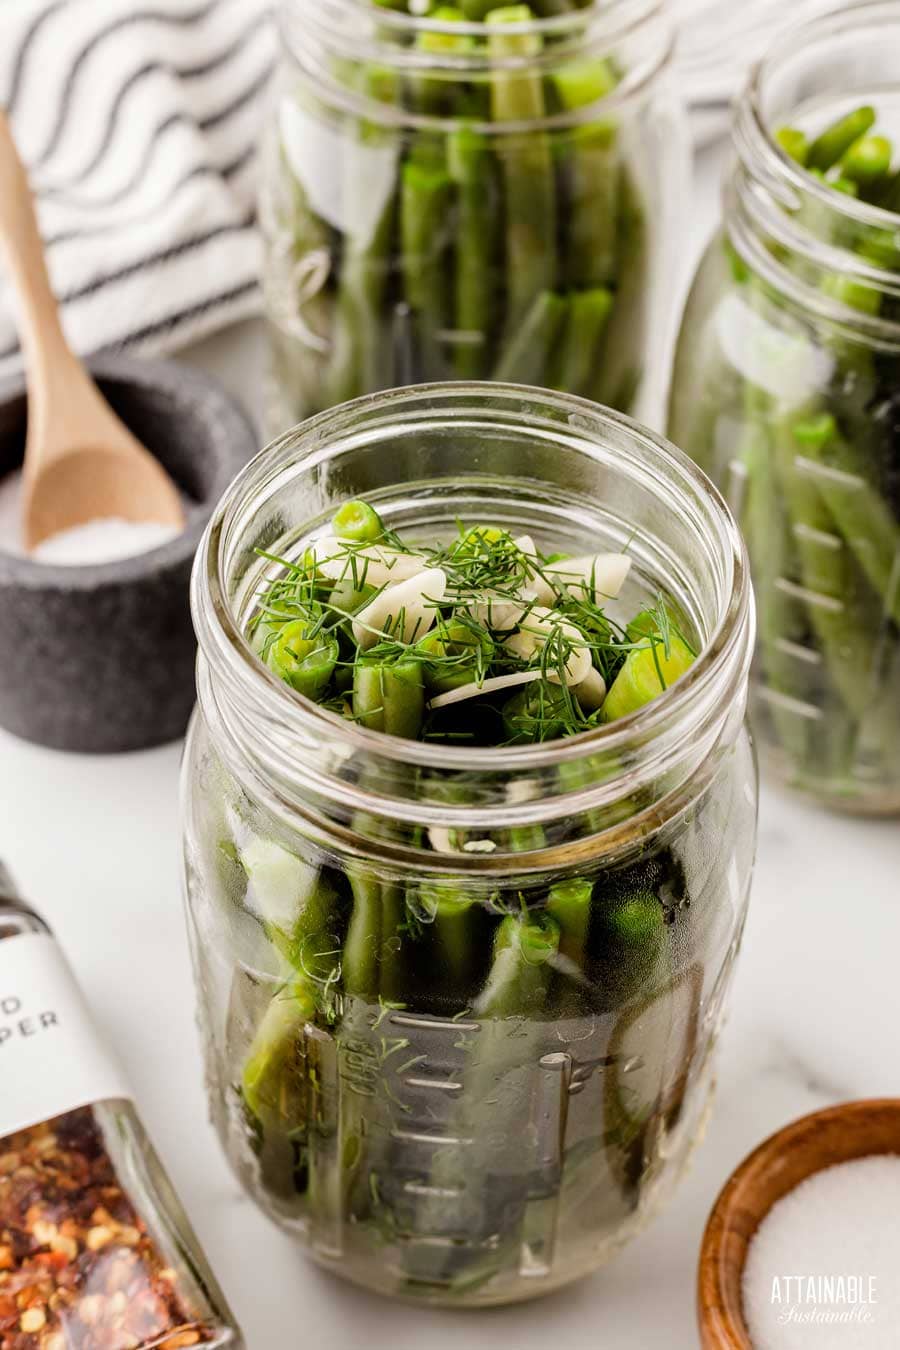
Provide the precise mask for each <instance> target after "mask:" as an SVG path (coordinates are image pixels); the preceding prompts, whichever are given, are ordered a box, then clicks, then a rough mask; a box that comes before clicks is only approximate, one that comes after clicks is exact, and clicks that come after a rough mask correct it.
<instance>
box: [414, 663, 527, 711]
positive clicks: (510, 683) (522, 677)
mask: <svg viewBox="0 0 900 1350" xmlns="http://www.w3.org/2000/svg"><path fill="white" fill-rule="evenodd" d="M540 678H541V672H540V671H539V670H520V671H518V672H517V673H516V674H514V675H495V676H494V677H493V679H490V680H484V681H483V682H482V683H481V684H478V683H477V682H474V681H473V683H472V684H461V685H460V686H459V688H458V689H450V690H448V692H447V693H446V694H438V695H437V697H436V698H433V699H432V700H431V702H430V703H429V704H428V706H429V708H448V707H449V706H450V704H451V703H465V701H466V699H469V698H477V697H478V695H479V694H496V693H497V691H498V689H514V688H515V687H516V685H520V684H533V683H534V681H535V680H539V679H540Z"/></svg>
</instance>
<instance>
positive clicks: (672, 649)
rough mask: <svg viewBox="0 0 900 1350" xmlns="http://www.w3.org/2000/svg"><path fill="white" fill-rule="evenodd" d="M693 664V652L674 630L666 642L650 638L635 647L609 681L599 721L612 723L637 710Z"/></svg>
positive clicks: (657, 695) (656, 696)
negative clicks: (616, 673) (646, 642)
mask: <svg viewBox="0 0 900 1350" xmlns="http://www.w3.org/2000/svg"><path fill="white" fill-rule="evenodd" d="M693 663H694V653H693V652H692V651H691V649H690V647H689V646H688V645H687V643H686V642H685V641H684V639H683V638H681V637H679V636H678V634H677V633H671V634H670V635H669V638H668V642H667V643H666V642H664V641H663V640H661V639H659V638H657V639H656V640H653V639H651V640H650V641H649V642H648V644H647V646H646V647H636V648H635V649H634V650H633V651H631V652H629V654H628V656H627V657H626V658H625V664H624V665H623V667H622V669H621V670H620V671H619V673H618V675H617V676H616V678H615V680H614V681H613V683H612V687H611V688H610V691H609V693H608V694H607V695H606V700H605V702H604V704H603V707H602V708H601V710H600V720H601V721H602V722H614V721H615V720H616V719H617V718H619V717H627V716H629V714H630V713H633V712H637V710H638V709H639V708H643V707H644V705H645V704H647V703H650V702H651V701H652V700H653V699H655V698H658V697H659V695H660V694H661V693H662V692H663V690H665V689H668V688H669V686H670V685H672V684H674V683H675V681H676V680H678V679H680V678H681V676H682V675H684V674H685V673H686V672H687V671H688V670H689V669H690V667H691V666H692V665H693Z"/></svg>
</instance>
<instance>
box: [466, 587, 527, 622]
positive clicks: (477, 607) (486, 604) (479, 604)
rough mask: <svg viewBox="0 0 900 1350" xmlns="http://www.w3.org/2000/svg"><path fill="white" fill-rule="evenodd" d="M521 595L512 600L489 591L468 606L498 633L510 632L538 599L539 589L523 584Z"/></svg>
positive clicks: (472, 612) (474, 614) (476, 616)
mask: <svg viewBox="0 0 900 1350" xmlns="http://www.w3.org/2000/svg"><path fill="white" fill-rule="evenodd" d="M519 597H520V598H518V599H515V600H511V599H510V598H509V596H506V595H497V594H495V593H494V592H491V591H487V592H485V593H484V595H482V596H480V597H479V598H478V599H477V600H476V601H475V602H474V603H473V604H471V605H470V606H469V607H468V608H469V611H470V613H471V614H472V615H473V616H474V617H475V618H476V619H477V620H478V622H479V623H482V624H484V626H485V627H486V628H493V629H494V631H495V632H498V633H508V632H511V631H512V629H513V628H515V627H516V626H517V625H518V624H520V623H521V622H522V620H523V619H524V617H525V615H526V614H527V613H528V611H529V610H530V609H531V606H532V605H533V604H534V602H535V600H536V599H537V591H536V590H535V589H534V587H533V586H530V585H529V586H523V587H521V588H520V590H519Z"/></svg>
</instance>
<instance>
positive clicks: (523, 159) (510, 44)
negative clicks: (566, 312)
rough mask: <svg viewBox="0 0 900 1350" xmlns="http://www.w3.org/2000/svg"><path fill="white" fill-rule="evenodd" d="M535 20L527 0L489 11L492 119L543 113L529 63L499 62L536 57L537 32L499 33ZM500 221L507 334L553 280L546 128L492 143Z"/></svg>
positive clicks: (553, 220) (552, 187)
mask: <svg viewBox="0 0 900 1350" xmlns="http://www.w3.org/2000/svg"><path fill="white" fill-rule="evenodd" d="M533 18H534V15H533V13H532V11H531V10H530V9H529V7H528V6H527V5H511V6H509V7H507V8H503V9H494V10H492V11H491V12H490V13H489V14H488V16H487V22H488V26H489V28H490V30H491V33H490V38H489V49H490V52H491V55H492V57H493V58H494V59H495V60H496V61H497V62H498V68H497V70H496V71H495V72H494V74H493V75H492V77H491V111H492V115H493V120H494V121H495V122H497V123H507V122H515V123H518V122H534V121H538V120H540V119H541V118H542V117H544V115H545V113H546V107H545V102H544V86H543V82H542V79H541V75H540V73H539V72H538V71H537V70H535V69H526V70H523V71H518V70H510V69H503V68H501V66H500V64H499V63H501V62H503V61H509V60H511V59H512V60H521V59H523V58H531V57H536V56H538V55H540V52H541V49H542V45H543V42H542V38H541V37H540V36H539V35H538V34H535V33H505V32H504V31H503V29H504V27H505V26H506V25H508V24H518V23H527V22H529V21H530V20H531V19H533ZM497 154H498V157H499V159H500V163H501V169H502V175H503V186H504V203H505V219H506V294H507V313H506V332H507V337H509V336H510V335H512V334H514V333H515V332H516V330H517V328H518V326H519V324H520V323H521V322H522V320H523V317H524V315H525V314H526V313H528V311H529V310H530V309H531V308H532V307H533V306H534V304H535V302H536V300H537V298H538V297H539V296H540V295H541V293H542V292H545V291H551V290H552V289H553V287H554V285H555V284H556V230H557V213H556V183H555V177H554V171H553V156H552V153H551V149H550V141H549V138H548V136H547V134H546V133H545V132H540V131H537V130H535V129H534V128H530V129H529V130H527V131H516V132H503V133H502V135H501V137H500V138H499V139H498V142H497Z"/></svg>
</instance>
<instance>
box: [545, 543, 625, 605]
mask: <svg viewBox="0 0 900 1350" xmlns="http://www.w3.org/2000/svg"><path fill="white" fill-rule="evenodd" d="M630 570H631V559H630V558H629V557H628V556H627V554H625V553H592V554H587V555H585V556H584V557H582V558H563V559H561V560H560V561H559V562H555V563H548V564H547V566H546V567H545V568H544V571H545V572H546V573H547V575H548V577H550V578H551V579H552V580H553V581H554V582H555V583H556V584H557V585H559V586H561V587H563V588H564V589H565V590H567V591H568V592H569V594H570V595H574V596H576V597H577V596H578V595H579V594H583V593H584V592H585V591H590V589H591V586H593V591H594V599H595V600H596V601H597V602H598V603H600V602H602V601H603V600H615V599H616V598H617V596H618V595H619V594H620V592H621V590H622V587H623V586H624V585H625V578H626V577H627V576H628V573H629V572H630Z"/></svg>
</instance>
